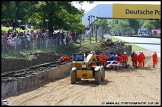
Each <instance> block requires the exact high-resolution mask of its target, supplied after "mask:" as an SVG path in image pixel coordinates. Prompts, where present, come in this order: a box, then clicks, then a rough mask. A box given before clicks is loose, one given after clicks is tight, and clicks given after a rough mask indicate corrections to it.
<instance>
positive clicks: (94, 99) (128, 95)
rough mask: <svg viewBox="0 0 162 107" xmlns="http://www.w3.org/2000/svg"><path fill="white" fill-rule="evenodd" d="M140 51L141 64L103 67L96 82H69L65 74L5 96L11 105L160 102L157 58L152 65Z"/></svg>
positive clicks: (137, 103)
mask: <svg viewBox="0 0 162 107" xmlns="http://www.w3.org/2000/svg"><path fill="white" fill-rule="evenodd" d="M149 53H150V52H149ZM151 53H152V52H151ZM144 54H145V55H146V61H145V62H146V63H145V67H143V68H137V69H136V68H133V67H130V68H129V69H121V70H118V71H116V70H106V73H105V81H104V82H102V83H101V84H100V85H97V84H95V82H94V79H91V80H82V81H80V82H78V83H76V84H71V83H70V77H69V76H66V77H64V78H63V79H60V80H57V81H52V82H49V83H48V84H45V85H42V86H39V87H37V88H36V89H35V90H31V91H29V92H26V93H22V94H20V95H17V96H12V97H9V98H7V100H8V101H9V103H10V104H11V105H55V106H56V105H73V106H74V105H119V106H120V105H138V106H139V105H161V102H160V101H161V100H160V98H161V96H160V95H161V94H160V90H161V87H160V82H161V81H160V75H161V74H160V73H161V72H160V71H161V70H160V66H161V61H160V58H159V61H158V65H157V66H156V68H152V59H151V56H150V54H148V52H147V51H145V52H144ZM129 63H130V64H131V61H130V58H129Z"/></svg>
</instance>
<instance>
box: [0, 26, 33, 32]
mask: <svg viewBox="0 0 162 107" xmlns="http://www.w3.org/2000/svg"><path fill="white" fill-rule="evenodd" d="M9 29H11V30H12V27H5V26H1V32H7V31H8V30H9ZM16 30H17V31H18V32H19V31H20V32H24V31H27V30H29V31H31V30H33V29H29V28H28V29H26V30H22V29H20V28H17V29H16Z"/></svg>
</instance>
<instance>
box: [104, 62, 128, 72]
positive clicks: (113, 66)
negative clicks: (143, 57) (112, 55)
mask: <svg viewBox="0 0 162 107" xmlns="http://www.w3.org/2000/svg"><path fill="white" fill-rule="evenodd" d="M105 68H106V69H115V70H118V69H121V68H129V64H126V65H125V64H124V63H123V62H120V61H116V60H113V61H107V63H106V67H105Z"/></svg>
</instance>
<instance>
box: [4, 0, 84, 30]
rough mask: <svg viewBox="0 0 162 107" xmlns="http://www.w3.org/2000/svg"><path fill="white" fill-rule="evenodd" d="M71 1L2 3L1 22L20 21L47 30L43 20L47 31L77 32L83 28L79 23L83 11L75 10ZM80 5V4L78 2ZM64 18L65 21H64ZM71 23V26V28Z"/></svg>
mask: <svg viewBox="0 0 162 107" xmlns="http://www.w3.org/2000/svg"><path fill="white" fill-rule="evenodd" d="M71 2H72V1H3V2H2V4H1V9H2V20H3V21H6V20H9V21H10V22H12V20H13V19H17V20H19V19H20V20H22V23H21V24H26V23H28V22H30V23H32V24H33V25H35V26H37V28H47V23H46V22H45V19H48V20H49V22H48V29H49V30H50V31H52V30H53V27H54V28H55V29H65V30H72V31H77V30H80V29H83V28H84V25H83V24H82V23H81V17H82V16H83V14H84V11H83V10H79V9H77V8H75V7H74V6H73V5H72V4H71ZM80 3H82V2H80ZM64 18H65V19H66V20H64ZM71 23H73V26H71Z"/></svg>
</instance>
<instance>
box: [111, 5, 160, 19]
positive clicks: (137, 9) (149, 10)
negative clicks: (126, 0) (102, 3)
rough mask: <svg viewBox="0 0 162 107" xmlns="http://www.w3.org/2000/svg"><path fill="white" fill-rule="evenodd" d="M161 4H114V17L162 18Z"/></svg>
mask: <svg viewBox="0 0 162 107" xmlns="http://www.w3.org/2000/svg"><path fill="white" fill-rule="evenodd" d="M160 16H161V10H160V5H150V4H113V18H142V19H161V17H160Z"/></svg>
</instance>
